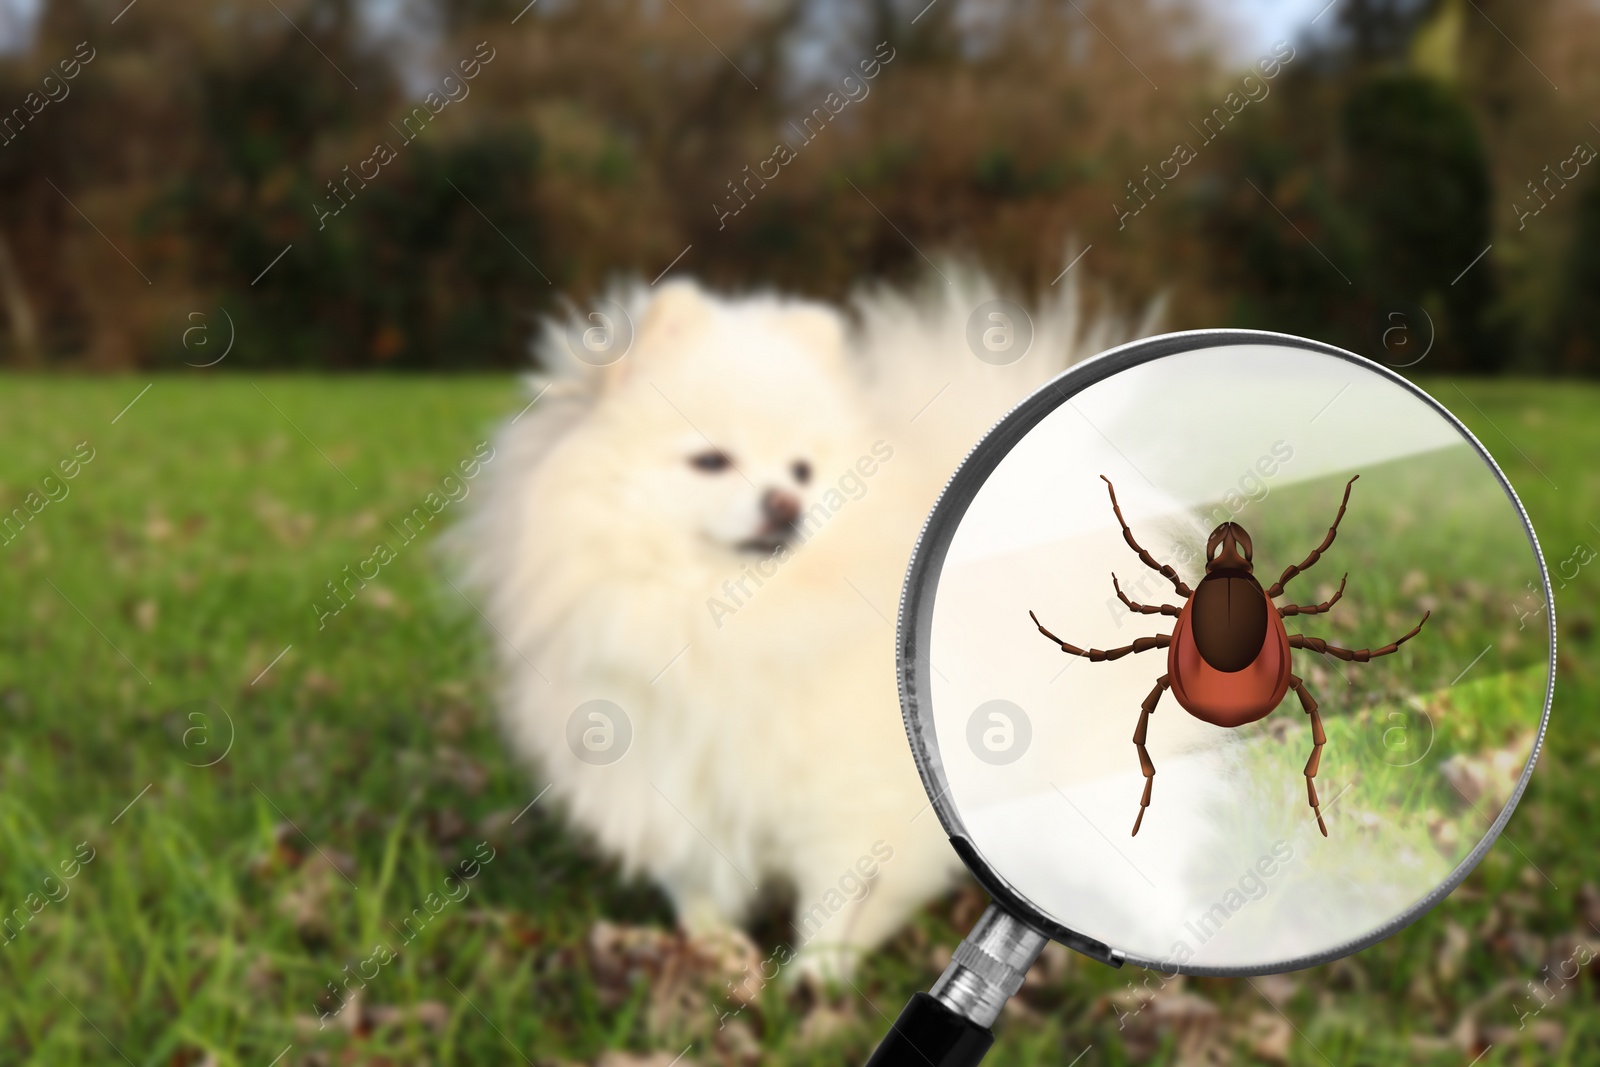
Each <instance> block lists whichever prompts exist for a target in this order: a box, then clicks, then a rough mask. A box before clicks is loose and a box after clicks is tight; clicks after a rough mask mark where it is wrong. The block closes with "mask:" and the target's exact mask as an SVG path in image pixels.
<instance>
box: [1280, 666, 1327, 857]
mask: <svg viewBox="0 0 1600 1067" xmlns="http://www.w3.org/2000/svg"><path fill="white" fill-rule="evenodd" d="M1289 688H1290V689H1293V690H1294V691H1295V695H1296V696H1298V697H1299V698H1300V707H1302V708H1303V709H1305V713H1306V714H1307V715H1309V716H1311V758H1310V759H1308V760H1306V801H1307V802H1308V803H1310V805H1311V810H1312V811H1313V812H1315V813H1316V816H1317V829H1319V830H1321V831H1322V836H1323V837H1327V836H1328V824H1327V823H1325V822H1323V821H1322V802H1321V801H1319V800H1318V799H1317V782H1316V777H1317V767H1318V765H1320V764H1321V763H1322V746H1323V745H1324V744H1326V743H1327V741H1328V735H1327V734H1325V733H1323V732H1322V716H1320V715H1318V714H1317V698H1316V697H1314V696H1312V695H1311V690H1309V689H1307V688H1306V683H1305V682H1303V681H1301V680H1300V679H1299V678H1298V677H1296V676H1295V675H1293V674H1291V675H1289ZM1333 799H1335V800H1338V799H1339V798H1338V797H1334V798H1333Z"/></svg>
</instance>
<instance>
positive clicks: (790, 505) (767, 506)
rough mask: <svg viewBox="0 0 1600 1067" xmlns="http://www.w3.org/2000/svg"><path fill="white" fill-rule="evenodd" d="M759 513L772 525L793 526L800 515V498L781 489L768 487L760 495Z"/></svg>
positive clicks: (780, 526)
mask: <svg viewBox="0 0 1600 1067" xmlns="http://www.w3.org/2000/svg"><path fill="white" fill-rule="evenodd" d="M761 514H762V515H763V516H765V518H766V520H767V521H768V522H769V523H771V524H772V525H773V526H776V527H779V528H782V527H787V526H793V525H794V520H796V519H798V518H799V517H800V498H799V497H797V496H795V495H794V494H793V493H790V492H786V491H785V490H782V489H768V490H767V491H766V492H765V493H763V494H762V495H761Z"/></svg>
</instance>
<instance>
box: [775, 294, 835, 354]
mask: <svg viewBox="0 0 1600 1067" xmlns="http://www.w3.org/2000/svg"><path fill="white" fill-rule="evenodd" d="M784 319H785V322H786V324H787V325H788V327H789V329H790V331H791V332H792V333H793V334H794V336H795V337H796V338H797V339H799V341H800V343H801V344H803V345H805V347H806V350H807V351H808V352H809V353H811V354H812V355H813V356H815V357H816V359H817V360H818V361H819V362H821V363H823V364H825V365H827V366H829V367H833V368H838V367H840V366H842V365H843V364H844V359H845V337H844V323H843V321H842V320H841V319H840V318H839V315H838V314H837V313H836V312H834V311H832V310H830V309H829V308H825V307H822V306H821V305H818V304H796V305H794V306H792V307H790V308H787V309H785V311H784Z"/></svg>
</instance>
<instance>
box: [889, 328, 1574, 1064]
mask: <svg viewBox="0 0 1600 1067" xmlns="http://www.w3.org/2000/svg"><path fill="white" fill-rule="evenodd" d="M1550 603H1551V592H1550V585H1549V577H1548V575H1547V574H1546V571H1545V566H1544V559H1543V556H1542V555H1541V553H1540V550H1539V544H1538V541H1537V539H1536V538H1535V536H1534V532H1533V527H1532V526H1531V525H1530V523H1529V521H1528V517H1527V514H1526V513H1525V512H1524V511H1523V509H1522V506H1521V504H1520V502H1519V501H1518V500H1517V497H1516V494H1515V493H1514V492H1513V490H1512V488H1511V485H1510V483H1508V482H1507V481H1506V478H1505V475H1504V474H1503V473H1501V471H1500V469H1499V467H1498V466H1496V464H1495V462H1494V460H1493V458H1491V457H1490V455H1489V453H1488V452H1487V451H1486V450H1485V449H1484V448H1483V446H1482V445H1480V444H1479V443H1478V441H1477V440H1476V439H1475V438H1474V437H1473V436H1472V434H1471V433H1470V432H1469V431H1468V430H1467V429H1466V427H1464V426H1463V425H1462V424H1461V423H1460V422H1459V421H1457V420H1456V419H1455V417H1454V416H1452V415H1451V414H1450V412H1449V411H1447V410H1446V409H1445V408H1444V406H1443V405H1441V404H1440V403H1438V402H1437V401H1435V400H1434V399H1432V398H1431V397H1429V396H1428V395H1427V394H1426V393H1424V392H1423V391H1422V390H1421V389H1419V388H1417V387H1416V386H1415V385H1412V384H1411V383H1410V382H1408V381H1407V380H1406V379H1404V378H1402V377H1400V376H1399V375H1397V374H1395V373H1394V372H1392V371H1390V370H1388V369H1386V368H1384V367H1382V366H1380V365H1379V364H1376V363H1373V362H1371V361H1370V360H1367V359H1364V358H1362V357H1360V356H1357V355H1353V354H1351V353H1349V352H1344V351H1341V350H1340V349H1337V348H1333V347H1331V346H1329V345H1325V344H1320V343H1318V342H1315V341H1308V340H1303V339H1301V338H1297V337H1289V336H1285V335H1280V334H1270V333H1257V332H1249V331H1236V330H1205V331H1198V332H1191V333H1179V334H1170V335H1166V336H1161V337H1154V338H1150V339H1147V340H1143V341H1138V342H1134V343H1132V344H1128V345H1124V346H1122V347H1120V348H1116V349H1113V350H1111V351H1109V352H1106V353H1103V354H1101V355H1100V356H1097V357H1095V358H1094V359H1091V360H1088V361H1086V362H1084V363H1081V364H1079V365H1077V366H1075V367H1073V368H1072V369H1070V370H1068V371H1067V372H1065V373H1064V374H1062V375H1061V376H1059V377H1057V378H1056V379H1055V380H1053V381H1052V382H1050V383H1048V384H1047V385H1045V386H1044V387H1043V388H1041V389H1040V390H1038V391H1037V392H1035V393H1034V394H1033V395H1032V396H1030V397H1028V399H1026V400H1025V401H1023V402H1022V403H1021V404H1019V405H1018V406H1017V407H1016V408H1015V409H1014V410H1012V411H1011V413H1010V414H1008V415H1007V416H1006V417H1005V418H1004V419H1002V420H1001V421H1000V422H999V423H998V424H997V425H996V426H995V427H994V428H993V429H992V430H990V432H989V433H988V435H987V436H986V437H985V438H984V439H983V441H982V442H981V443H980V444H979V445H978V446H977V447H976V448H974V449H973V451H972V453H971V454H970V455H969V456H968V457H967V459H966V461H965V462H964V463H963V464H962V466H961V468H960V469H959V470H958V471H957V472H956V473H955V475H954V477H952V478H951V480H950V483H949V485H948V486H947V487H946V488H945V491H944V494H943V496H942V497H941V498H940V500H939V502H938V504H937V505H936V506H935V507H934V510H933V512H932V514H931V515H930V517H929V519H928V521H927V524H926V526H925V527H924V529H923V532H922V536H921V539H920V540H919V542H918V544H917V548H916V551H915V553H914V554H913V556H912V560H911V564H910V568H909V571H908V573H907V576H906V583H905V588H904V591H903V594H902V598H901V608H900V621H899V664H898V667H899V675H900V694H901V704H902V710H903V712H904V716H905V721H906V730H907V733H908V735H909V737H910V741H911V749H912V753H913V755H914V757H915V759H916V763H917V768H918V770H919V771H920V772H921V774H922V780H923V784H924V785H925V786H926V788H927V791H928V796H929V797H930V798H931V800H932V805H933V808H934V810H935V811H936V812H937V813H938V816H939V820H940V822H941V823H942V824H943V825H944V828H945V830H946V832H947V833H948V834H949V835H950V840H951V843H952V845H954V847H955V849H956V851H957V852H958V853H959V854H960V855H961V858H962V860H963V861H964V862H965V863H966V865H967V868H968V869H969V870H970V871H971V872H972V874H973V876H974V877H975V878H976V879H977V881H978V883H979V884H980V885H981V886H982V887H983V888H984V889H985V890H986V891H987V892H988V893H989V895H990V897H991V899H992V903H991V904H990V906H989V908H988V910H987V911H986V912H985V913H984V914H983V916H982V917H981V918H980V919H979V920H978V923H977V925H976V927H975V928H974V929H973V931H972V932H971V933H970V934H969V935H968V936H967V937H966V939H965V940H964V941H962V942H961V944H960V945H959V946H958V947H957V949H956V950H955V953H954V957H953V959H952V962H951V964H950V966H949V968H948V969H947V970H946V971H945V972H944V974H943V975H942V976H941V977H940V978H939V980H938V981H937V982H936V983H934V986H933V988H932V990H931V992H930V993H918V994H917V995H916V996H915V997H914V998H913V999H912V1001H911V1003H910V1004H909V1005H907V1007H906V1009H905V1011H904V1012H903V1013H902V1015H901V1016H900V1018H899V1020H898V1021H897V1022H896V1024H895V1026H894V1027H893V1029H892V1030H891V1031H890V1033H889V1035H888V1036H887V1037H886V1038H885V1040H884V1042H883V1044H882V1045H880V1047H879V1048H878V1050H877V1052H876V1053H874V1055H873V1057H872V1059H871V1060H870V1061H869V1062H870V1063H871V1064H873V1065H878V1067H882V1065H889V1064H908V1065H916V1067H957V1065H970V1064H976V1063H977V1062H978V1061H979V1060H981V1059H982V1057H983V1055H984V1053H985V1052H986V1051H987V1049H988V1047H989V1045H990V1044H991V1043H992V1041H993V1035H992V1033H991V1032H990V1030H989V1026H990V1025H991V1024H992V1023H993V1022H994V1020H995V1018H996V1017H997V1016H998V1015H999V1013H1000V1009H1001V1007H1002V1006H1003V1005H1004V1004H1005V1001H1006V1000H1007V999H1008V998H1009V997H1010V996H1011V995H1012V994H1014V993H1015V992H1016V991H1017V990H1018V989H1019V988H1020V987H1021V985H1022V980H1023V976H1024V974H1025V973H1026V972H1027V970H1028V968H1029V967H1030V966H1031V964H1032V963H1033V961H1034V959H1035V958H1036V957H1037V956H1038V954H1039V952H1040V951H1041V950H1042V949H1043V948H1044V946H1045V944H1046V942H1047V941H1049V940H1055V941H1059V942H1061V943H1063V944H1065V945H1067V946H1068V947H1070V948H1073V949H1076V950H1077V951H1079V952H1081V953H1083V954H1084V955H1087V956H1090V957H1092V958H1094V959H1097V960H1100V961H1102V962H1104V963H1108V964H1111V965H1112V966H1121V965H1122V964H1124V963H1130V964H1134V965H1136V966H1140V967H1147V968H1153V969H1159V970H1161V971H1163V972H1165V973H1167V974H1174V975H1175V974H1179V973H1182V974H1191V975H1220V976H1237V975H1255V974H1266V973H1273V972H1280V971H1288V970H1295V969H1298V968H1303V967H1309V966H1313V965H1315V964H1319V963H1325V962H1327V961H1329V960H1333V959H1337V958H1338V957H1340V956H1345V955H1348V954H1350V953H1352V952H1356V951H1359V950H1360V949H1362V948H1365V947H1366V946H1368V945H1371V944H1373V943H1375V942H1377V941H1379V940H1381V939H1383V938H1385V937H1387V936H1389V935H1390V934H1392V933H1394V932H1396V931H1398V930H1400V929H1401V928H1403V927H1405V926H1406V925H1408V924H1409V923H1411V922H1413V921H1415V920H1416V919H1417V918H1419V917H1420V916H1421V915H1422V914H1423V913H1424V912H1426V911H1427V910H1428V909H1429V908H1431V907H1432V906H1433V905H1434V904H1436V903H1438V902H1439V901H1440V900H1442V899H1443V898H1444V897H1445V895H1446V894H1448V893H1449V892H1450V891H1451V890H1452V889H1454V888H1455V887H1456V886H1457V885H1459V884H1460V883H1461V881H1462V880H1463V879H1464V878H1465V877H1466V876H1467V875H1468V874H1469V873H1470V872H1471V871H1472V869H1473V868H1474V867H1475V866H1477V864H1478V862H1479V861H1480V860H1482V858H1483V857H1484V855H1485V854H1486V853H1487V852H1488V850H1489V847H1490V845H1491V844H1493V842H1494V840H1495V838H1496V836H1498V835H1499V833H1500V832H1501V830H1502V829H1503V828H1504V826H1505V825H1506V822H1507V820H1508V819H1509V818H1510V817H1511V812H1512V809H1513V808H1514V807H1515V805H1516V802H1517V799H1518V798H1519V797H1520V796H1521V795H1522V792H1523V790H1524V789H1525V788H1526V786H1527V784H1528V779H1529V777H1530V776H1531V775H1532V772H1533V766H1534V761H1535V759H1536V758H1537V755H1538V751H1539V746H1540V743H1541V740H1542V738H1543V734H1544V729H1545V725H1546V722H1547V721H1548V717H1549V709H1550V700H1551V696H1552V692H1553V686H1554V681H1555V619H1554V615H1553V613H1552V610H1551V607H1550Z"/></svg>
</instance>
